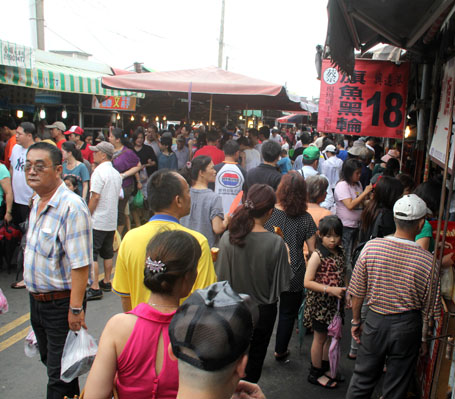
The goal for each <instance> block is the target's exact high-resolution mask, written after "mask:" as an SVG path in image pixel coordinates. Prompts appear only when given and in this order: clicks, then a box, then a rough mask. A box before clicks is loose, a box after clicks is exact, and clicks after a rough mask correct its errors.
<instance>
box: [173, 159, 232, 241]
mask: <svg viewBox="0 0 455 399" xmlns="http://www.w3.org/2000/svg"><path fill="white" fill-rule="evenodd" d="M180 174H182V176H183V177H185V179H186V181H187V182H188V184H189V185H190V187H191V188H190V195H191V211H190V214H189V215H187V216H184V217H183V218H181V219H180V224H181V225H182V226H185V227H188V228H189V229H193V230H196V231H198V232H199V233H201V234H203V235H204V236H205V237H206V238H207V240H208V242H209V246H210V248H212V247H213V246H215V244H217V242H218V240H219V236H220V234H222V233H224V231H225V230H226V228H227V225H228V222H229V219H228V218H224V214H223V203H222V202H221V197H220V196H219V195H218V194H215V193H214V192H213V191H212V190H210V189H209V187H208V184H209V183H214V182H215V178H216V170H215V169H214V167H213V162H212V159H211V158H210V157H208V156H206V155H200V156H198V157H196V158H194V159H193V162H188V163H187V165H186V167H185V168H184V169H183V170H181V171H180Z"/></svg>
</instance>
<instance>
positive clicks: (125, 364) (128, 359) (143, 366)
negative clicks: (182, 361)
mask: <svg viewBox="0 0 455 399" xmlns="http://www.w3.org/2000/svg"><path fill="white" fill-rule="evenodd" d="M128 313H131V314H134V315H136V316H137V317H138V318H137V321H136V324H135V326H134V329H133V332H132V333H131V335H130V337H129V338H128V341H127V342H126V344H125V347H124V348H123V351H122V353H121V354H120V356H119V357H118V359H117V373H118V380H117V391H118V394H119V397H120V398H134V399H142V398H144V399H153V398H159V399H175V398H176V396H177V391H178V387H179V383H178V382H179V375H178V367H177V362H176V361H173V360H171V358H170V357H169V355H168V351H167V348H168V346H169V333H168V329H169V324H170V322H171V319H172V317H173V316H174V314H175V312H172V313H161V312H158V311H157V310H156V309H154V308H152V307H151V306H149V305H148V304H146V303H140V304H139V305H137V306H136V307H135V308H134V309H133V310H132V311H131V312H128ZM161 334H163V344H164V359H163V367H162V368H161V371H160V374H159V375H156V369H155V362H156V351H157V347H158V341H159V338H160V335H161Z"/></svg>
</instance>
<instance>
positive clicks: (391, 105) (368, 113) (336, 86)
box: [318, 59, 409, 139]
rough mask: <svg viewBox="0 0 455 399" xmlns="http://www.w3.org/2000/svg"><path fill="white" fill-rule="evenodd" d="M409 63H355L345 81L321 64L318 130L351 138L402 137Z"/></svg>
mask: <svg viewBox="0 0 455 399" xmlns="http://www.w3.org/2000/svg"><path fill="white" fill-rule="evenodd" d="M408 79H409V63H407V62H403V63H401V64H400V65H396V64H394V63H392V62H390V61H373V60H367V59H365V60H361V59H357V60H356V61H355V68H354V74H353V75H352V76H351V78H349V77H348V76H347V75H343V74H342V73H341V72H340V71H339V70H338V68H336V67H334V66H332V65H331V63H330V60H323V62H322V78H321V95H320V98H319V115H318V130H319V131H320V132H325V133H339V134H349V135H354V136H377V137H390V138H395V139H396V138H402V137H403V129H404V127H405V121H406V96H407V92H408Z"/></svg>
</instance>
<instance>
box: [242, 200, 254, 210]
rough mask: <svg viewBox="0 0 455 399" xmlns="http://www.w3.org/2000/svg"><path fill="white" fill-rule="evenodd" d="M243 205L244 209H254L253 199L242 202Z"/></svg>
mask: <svg viewBox="0 0 455 399" xmlns="http://www.w3.org/2000/svg"><path fill="white" fill-rule="evenodd" d="M243 206H244V207H245V209H251V210H253V209H254V204H253V201H251V200H246V201H245V202H244V204H243Z"/></svg>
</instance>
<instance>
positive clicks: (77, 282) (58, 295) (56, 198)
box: [24, 142, 93, 399]
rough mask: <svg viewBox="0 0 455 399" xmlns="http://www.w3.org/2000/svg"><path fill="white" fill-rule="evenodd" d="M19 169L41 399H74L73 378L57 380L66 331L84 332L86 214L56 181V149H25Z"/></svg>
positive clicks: (88, 260)
mask: <svg viewBox="0 0 455 399" xmlns="http://www.w3.org/2000/svg"><path fill="white" fill-rule="evenodd" d="M24 170H25V176H26V180H27V184H28V185H29V186H30V188H31V189H32V190H34V191H35V192H36V194H37V197H36V198H35V199H34V202H33V207H32V209H31V211H30V218H29V228H28V232H27V245H26V247H25V254H24V280H25V284H26V286H27V290H28V291H29V294H30V320H31V324H32V327H33V330H34V332H35V335H36V339H37V341H38V349H39V352H40V356H41V361H42V362H43V363H44V364H45V365H46V367H47V374H48V377H49V379H48V384H47V398H48V399H51V398H52V399H53V398H55V399H57V398H59V399H61V398H62V397H64V396H68V397H71V398H72V397H74V396H75V395H79V384H78V380H77V378H76V379H74V380H73V381H71V382H69V383H65V382H63V381H62V380H60V363H61V358H62V353H63V348H64V346H65V340H66V337H67V335H68V331H69V330H70V329H71V330H73V331H79V330H80V329H81V327H84V328H87V326H86V325H85V314H84V310H85V300H84V295H85V288H86V286H87V282H88V277H89V268H90V267H91V265H92V263H93V252H92V226H91V221H90V212H89V210H88V208H87V205H86V204H85V202H84V201H83V200H82V198H81V197H80V196H78V195H77V194H75V193H73V192H72V191H71V190H69V189H68V188H67V187H66V185H65V183H64V182H63V181H62V179H61V174H62V153H61V151H60V150H59V149H58V148H57V147H56V146H53V145H51V144H49V143H45V142H41V143H36V144H33V145H32V146H30V148H29V149H28V151H27V158H26V162H25V165H24Z"/></svg>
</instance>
